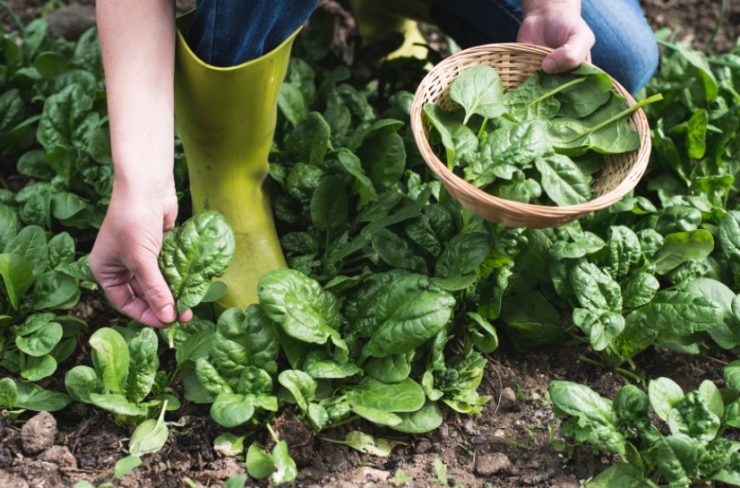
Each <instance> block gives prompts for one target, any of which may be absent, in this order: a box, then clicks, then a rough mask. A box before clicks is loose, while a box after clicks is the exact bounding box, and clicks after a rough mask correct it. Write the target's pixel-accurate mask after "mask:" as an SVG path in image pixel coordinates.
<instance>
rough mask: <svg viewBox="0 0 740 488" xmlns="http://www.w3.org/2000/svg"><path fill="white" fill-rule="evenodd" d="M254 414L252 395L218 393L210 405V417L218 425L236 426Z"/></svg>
mask: <svg viewBox="0 0 740 488" xmlns="http://www.w3.org/2000/svg"><path fill="white" fill-rule="evenodd" d="M253 414H254V395H239V394H236V393H228V392H223V393H220V394H219V395H218V396H217V397H216V400H215V401H214V402H213V404H212V405H211V417H213V420H215V421H216V423H218V424H219V425H221V426H223V427H226V428H232V427H237V426H239V425H241V424H243V423H245V422H246V421H248V420H249V419H250V418H252V415H253Z"/></svg>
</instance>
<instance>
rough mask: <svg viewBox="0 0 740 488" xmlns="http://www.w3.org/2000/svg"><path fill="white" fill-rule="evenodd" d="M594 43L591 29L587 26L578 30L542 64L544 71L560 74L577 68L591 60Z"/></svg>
mask: <svg viewBox="0 0 740 488" xmlns="http://www.w3.org/2000/svg"><path fill="white" fill-rule="evenodd" d="M594 42H595V38H594V34H593V32H591V29H589V28H588V27H586V26H584V27H582V28H579V29H576V30H575V31H574V33H573V35H571V36H570V38H569V39H568V41H567V42H566V43H565V44H563V45H562V46H560V47H559V48H557V49H556V50H554V51H553V52H551V53H550V54H548V55H547V57H546V58H545V59H544V61H543V62H542V69H544V70H545V71H546V72H547V73H560V72H563V71H569V70H571V69H574V68H577V67H578V65H580V64H581V63H582V62H583V61H587V60H589V59H590V55H591V47H592V46H593V45H594Z"/></svg>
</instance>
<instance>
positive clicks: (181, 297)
mask: <svg viewBox="0 0 740 488" xmlns="http://www.w3.org/2000/svg"><path fill="white" fill-rule="evenodd" d="M235 248H236V241H235V237H234V232H233V231H232V230H231V227H230V226H229V224H228V222H227V221H226V218H225V217H224V216H223V215H222V214H220V213H218V212H215V211H208V212H201V213H199V214H196V215H195V216H194V217H192V218H190V219H188V220H187V221H185V223H183V224H182V226H180V227H176V228H175V229H173V230H172V231H170V232H169V233H167V234H166V235H165V237H164V241H163V243H162V250H161V251H160V253H159V267H160V269H161V270H162V273H163V274H164V277H165V278H166V279H167V283H169V285H170V290H172V294H173V295H174V296H175V300H176V301H177V309H178V311H179V312H184V311H185V310H188V309H190V308H191V307H194V306H195V305H197V304H198V303H200V302H201V301H202V300H203V297H205V296H206V294H207V293H208V290H209V289H210V287H211V279H212V278H214V277H218V276H221V275H223V274H224V273H225V272H226V269H227V268H228V266H229V263H230V262H231V258H232V256H233V255H234V250H235Z"/></svg>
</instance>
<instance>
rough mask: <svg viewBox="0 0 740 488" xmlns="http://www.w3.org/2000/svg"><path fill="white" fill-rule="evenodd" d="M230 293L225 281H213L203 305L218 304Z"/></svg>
mask: <svg viewBox="0 0 740 488" xmlns="http://www.w3.org/2000/svg"><path fill="white" fill-rule="evenodd" d="M228 291H229V288H228V287H227V286H226V283H224V282H223V281H212V282H211V284H210V286H209V287H208V291H207V292H206V294H205V296H204V297H203V300H201V303H214V302H217V301H219V300H221V299H222V298H223V297H224V296H225V295H226V293H227V292H228Z"/></svg>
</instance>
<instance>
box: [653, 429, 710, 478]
mask: <svg viewBox="0 0 740 488" xmlns="http://www.w3.org/2000/svg"><path fill="white" fill-rule="evenodd" d="M655 449H656V458H657V463H656V464H657V468H658V472H660V473H661V474H662V475H663V477H665V480H666V481H668V482H669V483H670V486H690V485H691V481H692V479H693V478H694V476H693V474H694V473H695V472H696V468H697V466H698V464H699V462H700V460H701V456H702V453H703V450H704V449H703V447H702V444H701V442H699V441H698V440H696V439H692V438H690V437H686V436H669V437H666V438H663V439H661V440H660V441H658V443H657V444H656V445H655Z"/></svg>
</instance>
